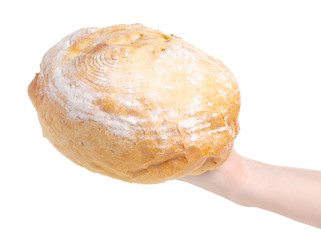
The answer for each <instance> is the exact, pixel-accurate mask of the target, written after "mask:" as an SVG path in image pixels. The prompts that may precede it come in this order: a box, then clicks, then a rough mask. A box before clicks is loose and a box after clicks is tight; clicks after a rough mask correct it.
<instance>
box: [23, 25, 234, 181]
mask: <svg viewBox="0 0 321 240" xmlns="http://www.w3.org/2000/svg"><path fill="white" fill-rule="evenodd" d="M28 93H29V96H30V99H31V100H32V102H33V104H34V106H35V108H36V110H37V112H38V117H39V121H40V124H41V126H42V129H43V134H44V136H45V137H46V138H48V140H49V141H50V142H51V143H52V144H53V145H54V146H55V147H56V148H57V149H58V150H59V151H60V152H61V153H63V154H64V155H65V156H66V157H68V158H69V159H71V160H72V161H74V162H75V163H77V164H79V165H81V166H83V167H85V168H87V169H89V170H91V171H93V172H98V173H101V174H104V175H108V176H110V177H114V178H118V179H121V180H124V181H128V182H137V183H158V182H163V181H166V180H169V179H175V178H177V177H180V176H183V175H186V174H200V173H202V172H205V171H207V170H209V169H213V168H216V167H217V166H219V165H220V164H222V163H223V162H224V161H225V159H226V158H227V156H228V154H229V152H230V150H231V148H232V146H233V142H234V139H235V137H236V135H237V133H238V131H239V124H238V113H239V108H240V93H239V88H238V85H237V82H236V81H235V78H234V76H233V74H232V73H231V72H230V71H229V69H228V68H226V67H225V66H224V65H223V63H222V62H220V61H219V60H217V59H213V58H212V57H210V56H208V55H207V54H205V53H203V52H201V51H200V50H198V49H196V48H195V47H193V46H191V45H190V44H187V43H185V42H184V41H183V40H181V39H180V38H177V37H175V36H173V35H171V36H168V35H165V34H163V33H161V32H159V31H155V30H152V29H149V28H146V27H144V26H142V25H140V24H134V25H117V26H112V27H108V28H103V29H83V30H79V31H77V32H75V33H72V34H70V35H69V36H67V37H65V38H64V39H62V40H61V42H59V43H58V44H57V45H55V46H54V47H53V48H51V49H50V50H49V51H48V52H47V53H46V55H45V56H44V58H43V60H42V64H41V71H40V73H39V74H37V75H36V77H35V79H34V80H33V81H32V82H31V83H30V85H29V88H28Z"/></svg>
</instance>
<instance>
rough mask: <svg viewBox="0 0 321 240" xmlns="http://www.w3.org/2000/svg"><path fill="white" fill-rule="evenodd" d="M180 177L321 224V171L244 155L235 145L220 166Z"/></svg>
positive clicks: (239, 200) (243, 201)
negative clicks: (273, 162) (266, 162)
mask: <svg viewBox="0 0 321 240" xmlns="http://www.w3.org/2000/svg"><path fill="white" fill-rule="evenodd" d="M179 180H182V181H185V182H188V183H191V184H193V185H196V186H198V187H201V188H203V189H205V190H208V191H210V192H213V193H215V194H218V195H220V196H222V197H225V198H227V199H229V200H231V201H233V202H235V203H237V204H239V205H242V206H248V207H258V208H262V209H265V210H268V211H271V212H275V213H278V214H280V215H283V216H286V217H288V218H291V219H294V220H297V221H300V222H303V223H306V224H309V225H312V226H315V227H318V228H321V171H316V170H308V169H300V168H291V167H280V166H273V165H269V164H265V163H262V162H258V161H255V160H251V159H248V158H245V157H242V156H240V155H239V154H237V153H236V151H235V150H234V149H233V150H232V151H231V153H230V155H229V157H228V159H227V160H226V161H225V162H224V163H223V164H222V165H221V166H220V167H218V168H217V169H214V170H210V171H207V172H205V173H203V174H200V175H197V176H190V175H188V176H184V177H182V178H180V179H179Z"/></svg>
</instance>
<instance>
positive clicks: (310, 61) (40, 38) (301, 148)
mask: <svg viewBox="0 0 321 240" xmlns="http://www.w3.org/2000/svg"><path fill="white" fill-rule="evenodd" d="M319 4H321V2H320V1H309V0H304V1H294V0H292V1H282V0H279V1H227V0H225V1H201V0H197V1H174V0H171V1H165V0H163V1H151V0H150V1H139V0H135V1H134V0H133V1H120V0H119V1H116V0H114V1H108V0H104V1H97V0H88V1H81V0H78V1H67V0H63V1H58V0H56V1H32V0H29V1H2V3H1V6H0V9H1V10H0V11H1V14H0V18H1V19H0V20H1V21H0V24H1V33H0V34H1V38H0V41H1V56H0V59H1V87H0V98H1V101H0V104H1V117H0V121H1V124H0V128H1V129H0V141H1V145H0V146H1V155H0V161H1V162H0V163H1V165H0V191H1V196H0V239H4V240H6V239H33V240H35V239H68V240H69V239H77V240H80V239H236V238H238V239H248V240H249V239H321V238H320V237H321V230H320V229H317V228H314V227H311V226H307V225H304V224H302V223H298V222H295V221H293V220H290V219H287V218H285V217H282V216H279V215H277V214H274V213H269V212H266V211H264V210H260V209H255V208H245V207H241V206H238V205H236V204H234V203H232V202H229V201H228V200H225V199H223V198H221V197H219V196H216V195H214V194H211V193H209V192H206V191H204V190H202V189H199V188H196V187H194V186H192V185H188V184H187V183H183V182H179V181H169V182H166V183H163V184H158V185H139V184H129V183H126V182H122V181H119V180H115V179H111V178H109V177H105V176H101V175H98V174H94V173H91V172H89V171H87V170H85V169H83V168H81V167H79V166H77V165H75V164H74V163H72V162H71V161H69V160H68V159H66V158H65V157H63V156H62V155H61V154H60V153H59V152H58V151H57V150H55V149H54V147H53V146H51V145H50V143H49V142H48V141H47V140H46V139H45V138H43V137H42V133H41V128H40V125H39V123H38V120H37V115H36V111H35V109H34V108H33V106H32V104H31V102H30V101H29V99H28V96H27V86H28V84H29V83H30V81H31V80H32V79H33V77H34V75H35V73H36V72H38V71H39V64H40V61H41V58H42V56H43V55H44V53H45V52H46V51H47V50H48V49H49V48H50V47H51V46H52V45H54V44H55V43H56V42H58V41H59V40H60V39H61V38H62V37H64V36H65V35H67V34H69V33H71V32H73V31H75V30H78V29H80V28H85V27H93V26H97V27H106V26H110V25H114V24H119V23H137V22H140V23H142V24H144V25H146V26H148V27H151V28H155V29H160V30H161V31H163V32H165V33H168V34H170V33H173V34H175V35H176V36H180V37H182V38H183V39H184V40H186V41H187V42H189V43H191V44H193V45H195V46H197V47H198V48H200V49H201V50H203V51H205V52H207V53H209V54H210V55H213V56H214V57H217V58H219V59H221V60H222V61H223V62H224V63H225V64H226V65H227V66H228V67H229V68H230V69H231V70H232V72H233V73H234V75H235V76H236V78H237V80H238V82H239V85H240V88H241V94H242V107H241V113H240V124H241V132H240V134H239V136H238V138H237V140H236V143H235V147H236V149H237V150H238V152H239V153H241V154H242V155H245V156H247V157H250V158H254V159H256V160H259V161H263V162H267V163H270V164H277V165H287V166H295V167H302V168H311V169H318V170H321V156H320V151H319V149H320V135H321V124H320V123H321V109H320V103H321V84H320V83H321V6H320V5H319ZM320 201H321V200H320Z"/></svg>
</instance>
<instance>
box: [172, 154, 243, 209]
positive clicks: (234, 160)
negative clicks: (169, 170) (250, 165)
mask: <svg viewBox="0 0 321 240" xmlns="http://www.w3.org/2000/svg"><path fill="white" fill-rule="evenodd" d="M243 161H244V158H243V157H242V156H240V155H239V154H238V153H237V152H236V150H235V149H234V148H233V149H232V150H231V153H230V154H229V156H228V158H227V160H226V161H225V162H224V163H223V164H222V165H221V166H219V167H218V168H216V169H214V170H210V171H207V172H205V173H202V174H200V175H196V176H193V175H186V176H183V177H181V178H179V179H178V180H181V181H184V182H187V183H190V184H193V185H195V186H198V187H201V188H203V189H205V190H208V191H210V192H213V193H215V194H217V195H220V196H222V197H225V198H227V199H229V200H231V201H234V202H237V203H238V204H241V205H245V203H244V202H241V201H240V198H239V195H240V189H241V188H242V186H243V184H244V182H245V179H246V175H245V172H244V169H243Z"/></svg>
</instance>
